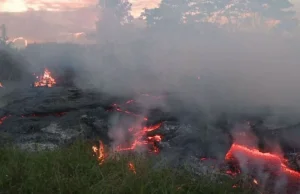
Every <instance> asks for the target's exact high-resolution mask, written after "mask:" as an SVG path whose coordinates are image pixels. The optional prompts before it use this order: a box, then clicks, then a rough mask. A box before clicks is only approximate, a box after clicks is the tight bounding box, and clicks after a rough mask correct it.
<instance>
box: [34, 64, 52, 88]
mask: <svg viewBox="0 0 300 194" xmlns="http://www.w3.org/2000/svg"><path fill="white" fill-rule="evenodd" d="M36 79H37V81H36V82H34V87H49V88H51V87H53V86H54V85H55V84H56V81H55V79H54V78H53V77H52V76H51V72H50V71H49V70H48V69H47V68H46V69H45V71H44V73H43V74H42V75H41V76H36Z"/></svg>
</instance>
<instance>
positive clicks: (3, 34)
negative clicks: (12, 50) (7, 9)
mask: <svg viewBox="0 0 300 194" xmlns="http://www.w3.org/2000/svg"><path fill="white" fill-rule="evenodd" d="M7 41H8V37H7V33H6V26H5V24H2V25H1V38H0V44H2V45H6V44H7Z"/></svg>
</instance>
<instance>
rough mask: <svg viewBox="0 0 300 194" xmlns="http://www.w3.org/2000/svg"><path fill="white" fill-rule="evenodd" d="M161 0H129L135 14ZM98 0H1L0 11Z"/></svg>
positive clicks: (68, 6) (60, 7)
mask: <svg viewBox="0 0 300 194" xmlns="http://www.w3.org/2000/svg"><path fill="white" fill-rule="evenodd" d="M160 1H161V0H129V2H131V3H132V5H133V6H132V8H133V10H132V11H133V15H135V16H137V15H139V13H140V12H141V11H142V10H143V8H145V7H147V8H152V7H155V6H157V5H158V4H159V2H160ZM97 2H98V0H0V12H26V11H29V10H35V11H38V10H46V11H66V10H74V9H79V8H83V7H88V6H96V5H97Z"/></svg>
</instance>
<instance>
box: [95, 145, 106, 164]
mask: <svg viewBox="0 0 300 194" xmlns="http://www.w3.org/2000/svg"><path fill="white" fill-rule="evenodd" d="M92 150H93V152H94V153H95V155H96V156H97V158H98V161H99V164H100V165H102V164H103V162H104V160H105V150H104V144H103V142H102V141H99V148H97V147H96V146H93V147H92Z"/></svg>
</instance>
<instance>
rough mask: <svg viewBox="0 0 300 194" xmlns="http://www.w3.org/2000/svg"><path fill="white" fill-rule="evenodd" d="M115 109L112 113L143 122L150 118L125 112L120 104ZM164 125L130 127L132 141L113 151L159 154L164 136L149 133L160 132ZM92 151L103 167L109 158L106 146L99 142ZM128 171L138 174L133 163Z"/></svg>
mask: <svg viewBox="0 0 300 194" xmlns="http://www.w3.org/2000/svg"><path fill="white" fill-rule="evenodd" d="M143 96H146V97H152V96H151V95H143ZM153 98H154V99H159V98H158V97H157V96H153ZM134 102H135V101H134V100H128V101H126V102H125V105H129V104H132V103H134ZM112 107H113V109H112V110H110V111H116V112H121V113H124V114H128V115H131V116H133V117H136V118H138V119H139V118H140V119H142V120H143V121H147V120H148V118H147V117H144V116H142V115H139V114H136V113H133V112H130V111H127V110H123V108H121V107H122V106H121V105H118V104H113V105H112ZM161 125H162V123H157V124H154V125H150V126H141V127H130V128H128V129H127V132H128V133H129V134H130V136H131V141H130V142H129V143H127V144H126V145H118V146H116V148H115V149H114V150H113V152H127V151H135V150H138V149H146V150H148V152H149V153H156V154H157V153H159V151H160V150H159V147H158V143H159V142H161V140H162V138H163V137H162V136H161V135H157V134H156V135H153V134H152V135H151V134H149V133H151V132H153V131H155V130H158V129H159V128H160V127H161ZM92 150H93V152H94V154H95V155H96V156H97V159H98V161H99V164H100V165H102V164H103V162H104V161H105V159H106V158H107V157H108V153H107V152H106V151H105V149H104V144H103V142H102V141H100V142H99V145H97V146H93V147H92ZM128 169H129V170H130V171H132V172H133V173H134V174H136V169H135V166H134V164H133V163H132V162H129V163H128Z"/></svg>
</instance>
